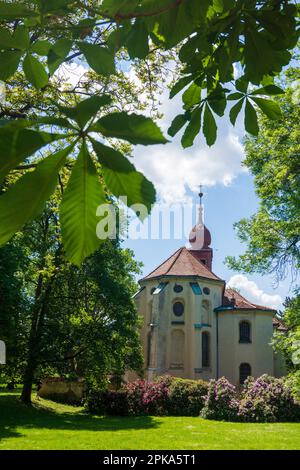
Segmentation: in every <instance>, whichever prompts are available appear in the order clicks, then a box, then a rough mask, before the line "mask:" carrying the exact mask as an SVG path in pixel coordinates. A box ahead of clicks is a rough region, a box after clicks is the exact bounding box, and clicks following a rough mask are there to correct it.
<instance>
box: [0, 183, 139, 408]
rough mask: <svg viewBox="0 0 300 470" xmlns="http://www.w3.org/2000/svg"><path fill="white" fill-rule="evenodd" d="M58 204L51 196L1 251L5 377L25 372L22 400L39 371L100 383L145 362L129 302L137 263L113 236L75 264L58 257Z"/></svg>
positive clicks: (9, 378) (27, 398)
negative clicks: (39, 212)
mask: <svg viewBox="0 0 300 470" xmlns="http://www.w3.org/2000/svg"><path fill="white" fill-rule="evenodd" d="M56 196H58V191H57V192H56ZM58 202H59V198H58V199H55V197H52V198H51V202H50V203H48V204H47V207H46V209H45V210H44V211H43V213H42V214H41V216H40V217H38V218H36V219H35V220H34V221H33V222H32V223H31V224H27V225H26V226H25V228H24V229H23V231H22V232H19V233H18V235H17V236H15V237H14V238H13V240H12V241H11V242H10V243H9V244H8V245H7V246H6V247H4V248H2V249H1V250H0V256H1V259H3V265H2V266H1V271H0V279H1V284H0V286H1V294H2V297H1V298H2V300H3V302H2V305H1V306H2V308H1V312H0V321H1V335H2V334H3V335H4V337H3V339H5V340H6V341H7V345H8V353H9V364H8V368H5V375H4V376H3V374H2V379H5V380H7V381H9V382H12V383H13V382H15V381H17V380H20V377H22V381H23V389H22V395H21V400H22V401H23V402H24V403H26V404H30V403H31V390H32V385H33V383H34V382H35V381H36V380H37V379H38V378H39V377H42V376H43V375H44V374H49V373H52V374H53V373H59V374H62V375H68V374H70V373H71V374H76V375H77V376H80V377H82V376H83V377H85V378H86V380H87V382H88V384H89V386H95V385H97V386H99V385H100V384H101V383H102V384H103V383H106V382H107V380H108V378H109V376H110V375H114V376H117V377H119V378H120V377H121V376H122V375H123V374H124V372H125V370H127V369H133V370H136V371H141V368H142V363H143V361H142V355H141V346H140V341H139V335H138V317H137V312H136V309H135V306H134V303H133V300H132V295H133V293H134V292H135V291H136V284H135V282H134V280H133V277H132V276H133V274H136V273H138V272H139V269H140V268H139V265H138V264H137V263H136V262H135V261H134V260H133V257H132V253H131V252H130V251H129V250H124V249H121V248H120V242H119V241H118V240H107V241H106V242H105V243H103V244H102V246H101V247H100V249H98V250H97V251H96V252H95V253H94V254H93V255H92V256H90V257H89V258H87V259H86V260H85V262H84V263H82V265H81V266H80V267H75V266H74V265H72V264H70V263H69V262H68V261H67V260H66V258H65V257H64V256H63V254H62V245H61V234H60V227H59V220H58V218H57V209H58V207H57V206H58ZM19 269H20V270H21V272H20V273H19V274H18V270H19ZM18 276H19V277H18Z"/></svg>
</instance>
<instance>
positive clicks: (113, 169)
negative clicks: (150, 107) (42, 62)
mask: <svg viewBox="0 0 300 470" xmlns="http://www.w3.org/2000/svg"><path fill="white" fill-rule="evenodd" d="M110 103H111V98H110V97H109V96H108V95H106V94H105V95H101V96H92V97H90V98H87V99H86V100H83V101H80V102H79V103H77V105H76V106H73V107H66V106H61V105H59V106H58V108H59V111H60V112H61V113H62V114H63V115H64V117H60V118H55V117H47V116H46V117H43V116H42V117H37V118H36V119H35V120H33V121H27V122H26V121H24V122H23V121H21V122H20V125H18V122H17V123H16V125H13V126H10V124H9V123H10V122H9V121H7V122H6V123H4V125H3V126H2V127H1V128H0V136H1V135H2V136H3V137H2V142H3V146H2V149H1V151H0V161H1V160H2V162H3V163H2V171H1V172H0V176H2V177H4V176H5V175H6V174H7V173H8V171H9V170H10V169H11V168H14V167H15V165H16V164H18V163H20V162H22V161H23V160H24V158H26V157H27V156H29V155H31V153H32V152H34V151H36V150H38V149H39V148H41V147H42V146H44V145H46V144H47V143H50V142H52V141H54V140H58V139H65V140H66V141H67V142H68V141H72V146H71V147H68V151H67V153H66V155H67V154H68V153H69V152H70V151H71V149H72V148H73V147H74V146H75V144H76V143H77V142H79V141H80V145H81V151H80V152H79V155H78V157H77V160H76V162H75V164H74V168H73V171H72V174H71V177H70V182H69V184H68V186H67V188H66V191H65V192H64V194H63V198H62V203H61V219H62V235H63V241H64V245H65V251H66V255H67V257H68V259H69V260H71V261H72V262H73V263H74V264H77V265H78V264H80V263H81V262H82V261H83V259H84V258H85V257H87V256H89V255H90V254H91V253H92V252H93V251H95V250H96V248H97V247H98V246H99V243H100V239H99V238H97V235H96V226H97V222H98V219H97V216H96V210H97V207H98V206H99V205H100V204H101V203H105V202H106V196H105V193H104V188H103V186H102V185H101V182H100V178H99V176H100V175H99V174H98V171H97V168H96V166H95V164H94V160H93V157H92V156H91V154H90V150H89V147H88V146H87V143H86V138H87V137H89V141H90V142H91V143H92V144H93V148H94V150H95V152H96V155H97V157H98V161H99V162H100V163H101V165H102V166H103V176H104V178H105V182H106V184H107V187H108V188H109V189H110V191H111V192H112V193H113V194H114V195H115V196H120V195H123V194H125V195H127V196H128V201H129V203H143V204H145V205H146V206H147V207H148V208H149V209H150V208H151V205H152V203H153V202H154V201H155V191H154V187H153V185H152V183H150V182H149V181H148V180H147V179H146V178H145V177H144V176H143V175H142V174H141V173H139V172H137V171H136V170H135V168H134V166H133V165H132V164H131V163H130V162H129V161H128V160H127V158H126V157H125V156H123V155H122V153H121V152H119V151H117V150H114V149H112V148H110V147H108V146H105V145H103V144H100V143H99V142H97V141H96V140H95V139H94V138H92V137H91V136H90V134H91V133H98V134H99V133H101V134H102V135H103V136H105V137H118V138H119V139H124V140H127V141H129V142H131V143H139V144H144V145H149V144H158V143H164V142H166V140H165V138H164V137H163V135H162V133H161V131H160V130H159V128H158V127H157V126H156V124H154V122H153V121H152V120H151V119H150V118H146V117H144V116H140V115H137V114H126V113H123V112H120V113H109V114H106V115H105V116H103V117H101V118H100V119H99V120H98V121H97V122H96V123H94V120H95V117H96V116H97V114H98V112H99V111H102V108H104V109H105V106H107V105H109V104H110ZM73 122H74V123H73ZM49 124H53V125H55V126H57V127H60V128H62V129H63V130H64V131H65V132H66V133H65V134H55V133H53V134H48V133H46V132H43V131H39V132H37V131H32V130H30V129H23V126H28V127H30V126H32V127H33V126H34V127H36V126H38V127H43V126H47V125H49ZM6 129H8V130H6ZM83 130H84V132H83ZM70 131H71V132H70ZM24 138H26V142H24ZM9 154H10V155H11V158H10V159H9V160H8V159H7V156H8V155H9ZM59 155H60V154H59ZM63 155H64V156H66V155H65V154H63ZM48 160H49V158H48V159H46V162H47V161H48ZM60 161H61V162H62V164H61V165H60V166H59V167H57V166H56V167H55V172H54V173H53V172H51V170H50V169H51V165H50V164H49V165H48V166H47V163H46V162H45V163H44V162H43V163H42V164H41V165H42V168H46V171H43V179H44V185H45V188H47V191H46V190H45V192H44V193H42V188H43V186H40V185H39V184H38V178H39V171H38V173H33V174H30V173H29V174H28V175H25V176H24V177H23V179H22V180H21V181H20V182H18V183H17V184H15V185H14V186H13V187H12V188H11V189H9V190H8V191H6V194H5V195H4V196H3V197H2V198H3V201H2V198H0V199H1V200H0V205H1V203H2V204H3V206H2V207H6V209H5V210H3V212H2V224H1V223H0V243H5V242H6V241H7V240H9V239H10V238H11V236H12V235H13V234H14V233H15V232H16V231H17V230H18V229H20V228H22V226H23V224H25V222H27V221H28V220H30V219H32V217H34V216H35V215H37V214H38V212H40V211H41V210H42V209H43V207H44V204H45V202H46V200H47V199H48V198H49V197H50V196H51V194H52V193H53V191H54V190H55V187H56V185H57V176H58V173H59V170H60V169H61V167H62V166H63V164H64V163H65V161H66V159H65V158H64V160H60ZM34 175H37V176H36V183H34V184H33V178H35V176H34ZM22 191H26V197H24V198H23V197H22ZM34 191H35V196H36V195H37V192H38V191H40V193H39V194H40V197H38V198H34V199H32V196H33V192H34ZM21 200H22V203H21V205H20V206H19V207H20V208H21V210H20V209H19V208H18V214H19V217H15V215H14V212H13V211H12V208H13V206H14V205H15V204H19V203H20V201H21ZM1 230H2V231H1Z"/></svg>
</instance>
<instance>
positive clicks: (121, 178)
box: [0, 0, 297, 265]
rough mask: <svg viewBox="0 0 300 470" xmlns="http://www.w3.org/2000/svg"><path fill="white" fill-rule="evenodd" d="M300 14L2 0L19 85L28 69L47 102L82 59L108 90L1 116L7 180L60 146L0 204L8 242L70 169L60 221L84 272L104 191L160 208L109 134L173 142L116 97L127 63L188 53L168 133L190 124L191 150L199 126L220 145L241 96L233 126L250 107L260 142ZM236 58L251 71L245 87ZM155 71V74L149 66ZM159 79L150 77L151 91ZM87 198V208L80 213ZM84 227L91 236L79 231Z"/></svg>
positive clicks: (112, 0)
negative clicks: (117, 79)
mask: <svg viewBox="0 0 300 470" xmlns="http://www.w3.org/2000/svg"><path fill="white" fill-rule="evenodd" d="M296 16H297V7H296V6H295V5H294V2H292V1H278V0H265V1H254V0H238V1H234V0H203V1H201V2H199V1H197V0H163V1H161V2H159V5H158V2H157V1H154V0H144V1H136V0H126V1H123V0H104V1H102V2H101V3H99V2H98V1H96V0H88V1H86V2H82V1H76V0H52V1H51V2H49V1H46V0H35V1H33V2H32V1H30V2H29V1H27V0H24V1H22V2H21V1H19V2H9V1H6V2H5V1H1V2H0V22H1V23H0V24H1V26H2V29H1V34H0V46H1V52H0V79H2V80H5V81H9V80H14V73H15V72H17V71H19V72H20V71H22V73H23V74H24V77H25V82H26V86H30V87H33V88H35V89H36V90H38V92H39V94H40V101H41V102H44V96H45V93H46V94H47V91H48V89H49V88H51V87H53V81H55V80H56V75H55V72H56V71H57V69H58V68H59V67H60V66H61V65H62V64H63V63H70V62H71V61H74V60H75V59H76V60H79V59H82V58H83V60H84V63H85V64H87V65H88V67H89V68H90V69H91V70H93V71H94V73H96V74H97V75H98V76H99V77H101V83H102V85H103V86H102V87H101V88H100V89H97V90H96V93H95V94H94V96H90V97H89V98H87V99H86V100H82V101H79V97H80V96H81V94H80V91H79V90H78V89H77V90H73V94H74V101H75V105H73V106H66V105H64V104H63V103H61V100H60V99H59V97H56V98H55V99H54V100H53V102H52V103H51V112H49V111H48V110H47V109H46V110H45V112H44V114H43V113H41V114H37V115H36V116H34V119H28V117H27V113H28V111H29V110H30V108H31V103H30V102H27V103H26V104H24V106H22V108H21V109H16V110H14V109H8V110H5V109H3V111H2V117H3V118H5V119H4V120H3V121H2V126H1V128H0V148H1V151H0V177H1V178H5V177H6V176H7V175H8V174H9V173H10V172H11V171H12V170H13V169H15V168H16V167H18V165H20V164H21V163H22V162H23V161H25V160H26V159H27V158H28V157H31V156H32V155H35V153H36V152H37V151H39V150H40V149H42V148H46V149H47V148H48V147H49V146H51V145H52V144H57V145H58V146H59V151H58V152H56V153H55V154H54V155H50V156H48V157H47V158H45V159H44V160H43V161H41V162H39V163H38V164H36V163H35V161H34V159H33V160H32V161H31V166H35V171H32V172H28V174H26V175H24V177H23V178H22V179H21V180H20V181H17V182H16V183H15V184H14V185H13V186H12V187H10V188H9V189H8V190H7V191H6V192H5V193H4V194H3V195H2V196H1V197H0V213H1V219H0V243H1V244H4V243H6V242H7V241H8V240H9V239H10V238H11V237H12V235H13V234H14V233H15V232H16V231H17V230H19V229H20V228H21V227H22V226H23V225H24V224H25V223H26V221H28V220H32V219H33V218H34V217H35V216H37V215H38V214H39V213H41V211H42V209H43V207H44V205H45V201H47V200H48V199H49V197H50V196H51V194H52V193H53V191H54V190H55V187H56V184H57V175H58V174H59V172H60V171H62V169H63V167H64V166H65V165H69V166H72V167H73V170H72V174H71V176H70V180H69V184H68V188H67V189H66V191H65V193H64V196H63V199H62V203H61V216H60V217H61V224H62V233H63V240H64V246H65V250H66V255H67V257H68V259H69V260H71V261H72V262H73V263H75V264H77V265H79V264H80V263H81V262H82V260H83V259H84V258H85V257H87V256H88V255H90V254H91V253H92V252H93V251H95V250H96V249H97V248H98V247H99V243H100V240H99V239H97V237H96V236H95V227H96V224H97V217H96V214H95V212H96V207H97V205H99V204H100V203H102V202H104V201H105V195H104V191H103V184H105V185H106V187H107V188H108V189H109V191H110V192H111V193H112V194H113V195H114V196H116V197H118V196H120V195H126V196H127V197H128V201H129V204H132V203H143V204H145V205H146V207H147V208H148V209H150V207H151V205H152V203H153V202H154V201H155V190H154V187H153V185H152V183H151V182H149V181H148V180H147V179H146V178H145V177H144V176H143V175H142V174H141V173H139V172H137V171H136V169H135V167H134V165H133V164H132V163H131V162H130V161H129V160H128V158H127V157H126V156H125V155H124V153H122V152H121V151H120V149H116V148H114V147H112V146H111V145H107V143H111V141H110V139H111V138H116V139H121V140H125V141H126V142H129V143H130V144H133V145H135V144H141V145H154V144H159V143H166V142H167V139H166V138H165V137H164V136H163V135H162V133H161V131H160V129H159V128H158V127H157V125H156V124H155V123H154V122H153V120H152V119H150V118H149V117H145V116H143V115H139V114H136V113H132V114H129V113H128V112H127V111H124V110H121V111H120V110H119V109H118V102H117V100H116V97H114V96H112V95H111V94H110V93H109V92H108V91H107V89H108V88H109V83H110V80H111V79H112V77H114V76H115V75H116V74H117V73H119V72H118V70H119V69H121V68H122V66H123V65H124V62H126V61H127V63H128V64H129V65H130V64H132V61H137V62H139V63H140V64H144V65H145V63H146V65H147V61H149V60H150V64H154V61H153V57H154V56H153V54H157V55H159V54H160V56H161V55H164V54H166V51H167V52H169V51H172V50H175V51H176V52H177V51H178V58H179V60H180V62H181V69H180V75H181V76H180V78H179V79H178V80H176V83H175V84H174V86H173V87H172V89H171V93H170V96H171V97H173V96H174V95H175V94H176V93H178V92H179V91H181V90H184V89H185V91H184V93H183V108H184V112H183V114H180V115H179V116H176V117H175V119H174V121H173V122H172V124H171V126H170V128H169V135H170V136H173V135H175V134H176V132H178V131H179V130H180V129H181V128H182V127H183V126H186V128H185V132H184V135H183V138H182V145H183V146H184V147H188V146H190V145H192V144H193V141H194V138H195V136H196V135H197V134H198V133H199V131H200V128H201V126H202V129H203V133H204V136H205V138H206V142H207V144H208V145H212V144H213V143H214V141H215V139H216V132H217V127H216V122H215V115H218V116H223V115H224V110H225V107H226V105H227V103H228V101H231V100H234V101H236V103H235V104H234V106H233V107H232V108H231V111H230V119H231V122H232V123H233V124H234V123H235V120H236V117H237V115H238V114H239V112H240V111H241V109H242V107H243V106H244V105H245V106H244V109H245V128H246V130H247V131H248V132H250V133H252V134H254V135H256V134H257V132H258V124H257V115H256V107H258V108H260V109H261V110H262V112H263V113H265V114H266V115H267V116H268V117H269V118H270V119H277V118H279V117H280V108H279V107H278V105H277V103H276V101H272V100H269V99H265V97H266V96H267V95H270V96H272V95H277V94H282V93H283V91H282V90H281V89H280V88H279V87H278V86H276V85H274V77H275V76H276V75H277V74H278V73H279V72H280V71H281V70H282V68H283V67H284V66H285V65H287V64H288V63H289V61H290V59H291V54H290V52H289V51H290V50H291V49H292V48H293V47H294V46H295V44H296V42H297V24H296ZM157 55H156V57H157ZM235 63H237V64H239V66H240V68H241V71H242V73H241V77H239V78H238V79H236V80H234V75H233V64H235ZM144 70H145V68H144ZM148 70H149V76H151V66H150V67H149V68H148ZM154 82H155V80H153V79H149V82H148V91H149V93H150V94H151V87H152V86H154V85H153V84H154ZM229 82H232V84H231V85H230V87H229V88H227V86H228V83H229ZM252 85H254V87H256V88H254V89H253V87H252ZM202 90H203V91H202ZM81 91H82V90H81ZM113 107H115V108H117V110H116V109H114V110H112V109H113ZM12 119H13V122H12ZM99 139H102V141H101V142H100V141H99ZM103 140H104V142H105V143H103ZM62 147H63V148H62ZM96 162H97V164H96ZM98 164H99V167H98ZM99 176H101V180H100V179H99ZM24 194H25V195H26V197H23V195H24ZM78 201H81V205H80V208H81V210H80V211H77V212H76V211H74V210H73V209H74V207H75V206H76V205H77V204H78ZM16 207H17V210H16V211H15V216H14V217H13V218H12V217H11V213H12V210H13V208H16ZM78 224H80V225H81V226H82V236H81V237H78V236H75V235H74V227H76V226H78Z"/></svg>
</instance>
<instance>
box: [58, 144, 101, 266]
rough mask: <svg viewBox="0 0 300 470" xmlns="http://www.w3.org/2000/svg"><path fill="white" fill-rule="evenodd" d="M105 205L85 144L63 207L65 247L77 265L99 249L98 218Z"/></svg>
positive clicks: (64, 198)
mask: <svg viewBox="0 0 300 470" xmlns="http://www.w3.org/2000/svg"><path fill="white" fill-rule="evenodd" d="M104 202H105V194H104V191H103V188H102V185H101V184H100V181H99V177H98V175H97V171H96V168H95V165H94V163H93V160H92V158H91V156H90V154H89V152H88V150H87V147H86V145H85V144H83V145H82V147H81V150H80V153H79V155H78V158H77V160H76V163H75V165H74V168H73V170H72V174H71V176H70V179H69V182H68V185H67V187H66V189H65V191H64V193H63V197H62V201H61V206H60V213H61V229H62V239H63V242H64V247H65V250H66V253H67V255H68V259H69V260H70V261H71V262H72V263H74V264H76V265H79V264H80V263H81V262H82V261H83V260H84V258H86V257H87V256H89V255H90V254H91V253H93V252H94V251H95V250H96V249H97V248H98V246H99V243H100V240H99V238H97V235H96V221H97V219H96V217H95V215H96V212H97V207H98V206H99V204H101V203H104Z"/></svg>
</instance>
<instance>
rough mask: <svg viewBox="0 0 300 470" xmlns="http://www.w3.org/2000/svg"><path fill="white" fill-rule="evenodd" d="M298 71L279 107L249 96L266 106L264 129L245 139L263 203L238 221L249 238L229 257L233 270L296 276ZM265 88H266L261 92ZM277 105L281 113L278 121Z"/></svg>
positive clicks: (278, 100)
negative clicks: (237, 253)
mask: <svg viewBox="0 0 300 470" xmlns="http://www.w3.org/2000/svg"><path fill="white" fill-rule="evenodd" d="M296 76H297V70H294V71H293V70H291V71H290V78H288V80H289V81H290V83H291V86H290V87H288V89H287V92H286V94H285V95H284V96H283V97H280V96H278V97H275V103H276V104H275V106H274V104H273V102H270V101H269V100H262V99H261V98H258V97H257V94H255V95H254V94H252V95H251V97H253V101H254V100H255V102H256V103H257V104H258V105H259V106H260V107H261V108H265V109H264V114H262V113H261V114H260V115H259V125H260V134H259V135H258V136H257V137H255V138H250V137H249V138H247V139H246V143H245V150H246V159H245V165H246V166H247V167H248V168H249V170H250V171H251V173H252V174H253V176H254V178H255V179H254V181H255V186H256V190H257V194H258V196H259V198H260V206H259V209H258V212H257V213H256V214H255V215H253V216H252V217H251V218H250V219H248V220H247V219H242V220H241V221H240V222H238V223H237V224H236V225H235V228H236V230H237V234H238V237H239V239H240V240H241V241H242V242H243V243H246V246H247V248H246V251H245V253H244V254H242V255H240V257H239V258H233V257H229V258H228V259H227V262H228V265H229V266H230V267H231V268H233V269H235V270H239V271H246V272H249V273H250V272H261V273H267V272H269V273H273V274H274V275H275V277H276V278H277V279H278V280H279V279H282V278H284V277H285V276H286V275H287V273H288V272H290V273H291V274H292V277H293V278H295V275H296V273H297V270H298V269H299V266H300V251H299V240H300V239H299V233H300V225H299V221H300V212H299V208H300V192H299V187H300V185H299V151H300V148H299V137H300V136H299V106H295V102H294V97H295V96H296V94H297V86H298V85H297V82H296V81H295V78H296ZM263 92H264V89H262V90H261V91H260V92H259V93H263ZM268 92H269V93H273V94H276V95H277V94H280V93H281V90H280V88H278V87H277V86H272V87H268ZM262 103H263V104H262ZM270 103H272V104H270ZM249 105H250V103H249ZM279 106H281V109H282V115H281V114H280V115H279V119H276V120H274V117H277V114H276V113H277V111H278V110H279ZM250 110H251V111H250ZM278 112H279V111H278ZM248 113H250V114H248V124H247V125H250V126H253V130H258V129H257V127H256V120H255V115H254V111H253V109H251V108H249V110H248ZM246 115H247V114H246ZM251 116H252V120H251ZM267 116H269V117H271V118H272V119H271V120H269V119H267Z"/></svg>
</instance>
